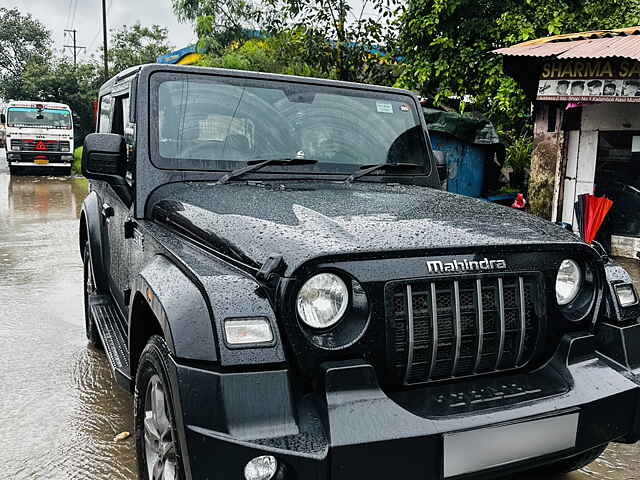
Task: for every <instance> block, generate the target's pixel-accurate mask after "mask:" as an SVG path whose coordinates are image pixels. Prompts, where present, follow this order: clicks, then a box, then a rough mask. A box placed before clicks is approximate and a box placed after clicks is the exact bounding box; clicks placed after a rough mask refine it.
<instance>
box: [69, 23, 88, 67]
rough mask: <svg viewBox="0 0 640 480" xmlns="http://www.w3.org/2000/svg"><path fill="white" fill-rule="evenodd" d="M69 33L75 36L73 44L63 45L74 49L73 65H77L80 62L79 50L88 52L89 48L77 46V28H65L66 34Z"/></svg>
mask: <svg viewBox="0 0 640 480" xmlns="http://www.w3.org/2000/svg"><path fill="white" fill-rule="evenodd" d="M67 33H70V34H71V35H72V36H73V45H63V47H65V48H72V49H73V66H74V67H75V66H76V65H77V64H78V50H84V51H85V52H86V51H87V48H86V47H78V46H76V33H77V32H76V30H66V29H65V31H64V34H65V36H66V34H67Z"/></svg>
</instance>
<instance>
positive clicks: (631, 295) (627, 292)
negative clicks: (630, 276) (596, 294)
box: [615, 283, 638, 307]
mask: <svg viewBox="0 0 640 480" xmlns="http://www.w3.org/2000/svg"><path fill="white" fill-rule="evenodd" d="M615 288H616V295H617V296H618V302H620V306H621V307H630V306H632V305H635V304H636V303H638V296H637V295H636V290H635V288H633V285H631V284H629V283H626V284H622V285H616V287H615Z"/></svg>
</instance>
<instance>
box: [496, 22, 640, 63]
mask: <svg viewBox="0 0 640 480" xmlns="http://www.w3.org/2000/svg"><path fill="white" fill-rule="evenodd" d="M494 53H498V54H500V55H506V56H517V57H543V58H544V57H554V58H558V59H571V58H612V57H622V58H629V59H632V60H638V61H640V27H627V28H624V29H618V30H599V31H594V32H581V33H573V34H568V35H557V36H554V37H546V38H540V39H537V40H531V41H529V42H524V43H520V44H518V45H514V46H512V47H507V48H500V49H498V50H494Z"/></svg>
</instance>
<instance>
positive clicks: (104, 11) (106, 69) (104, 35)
mask: <svg viewBox="0 0 640 480" xmlns="http://www.w3.org/2000/svg"><path fill="white" fill-rule="evenodd" d="M102 44H103V47H102V48H103V53H104V80H105V82H106V81H107V80H108V79H109V64H108V62H107V5H106V0H102Z"/></svg>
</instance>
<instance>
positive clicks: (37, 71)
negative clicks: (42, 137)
mask: <svg viewBox="0 0 640 480" xmlns="http://www.w3.org/2000/svg"><path fill="white" fill-rule="evenodd" d="M99 68H100V67H99V66H97V65H93V64H79V65H78V66H77V67H74V66H73V63H71V62H69V61H67V60H52V61H49V62H45V61H42V60H33V61H31V62H30V63H29V64H27V65H26V67H25V69H24V71H23V73H22V87H21V89H20V91H19V92H16V93H17V95H15V96H14V97H13V98H14V99H15V100H40V101H43V102H61V103H66V104H67V105H69V106H70V107H71V110H72V112H73V113H74V115H75V117H76V120H77V121H76V131H75V137H76V139H77V140H79V141H82V139H83V138H84V136H85V135H86V134H87V133H89V132H91V131H92V129H93V121H92V119H93V110H92V101H93V100H95V99H96V97H97V90H98V85H99V81H100V80H99V79H100V71H99Z"/></svg>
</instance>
